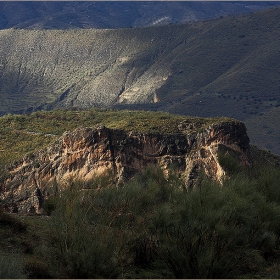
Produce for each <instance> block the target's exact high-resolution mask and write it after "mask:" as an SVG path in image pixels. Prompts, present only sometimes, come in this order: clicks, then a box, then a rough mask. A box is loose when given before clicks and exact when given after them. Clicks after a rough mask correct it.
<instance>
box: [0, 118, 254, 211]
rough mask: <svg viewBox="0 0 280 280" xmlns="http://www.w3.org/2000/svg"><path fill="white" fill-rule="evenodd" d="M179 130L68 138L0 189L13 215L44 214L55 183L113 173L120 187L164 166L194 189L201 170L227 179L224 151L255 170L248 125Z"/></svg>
mask: <svg viewBox="0 0 280 280" xmlns="http://www.w3.org/2000/svg"><path fill="white" fill-rule="evenodd" d="M178 128H179V131H180V132H179V133H177V134H172V135H169V134H160V133H137V132H125V131H122V130H111V129H108V128H106V127H104V126H99V127H96V128H79V129H76V130H75V131H73V132H66V133H64V135H63V136H62V137H61V138H60V139H59V140H58V141H56V142H55V143H54V144H53V145H51V146H50V147H49V148H48V149H46V150H42V151H39V152H37V153H35V154H33V155H32V156H28V157H25V158H23V159H22V160H20V161H17V162H15V163H13V164H12V165H11V166H10V167H9V176H8V178H7V179H6V180H5V181H4V182H3V183H2V185H1V186H0V188H1V190H2V193H1V198H2V199H3V200H4V201H5V204H6V205H7V209H8V210H9V211H13V212H21V213H25V212H34V213H40V212H41V211H42V208H41V207H42V202H43V200H44V199H45V197H46V196H47V195H48V190H49V188H51V187H52V185H53V182H54V180H56V181H57V182H60V181H63V180H67V179H68V178H70V177H79V178H83V179H85V180H87V179H90V178H91V177H92V176H94V175H97V174H102V173H104V172H106V171H108V170H112V171H113V174H115V176H116V180H118V181H120V180H125V179H127V178H129V177H131V176H133V174H135V173H137V172H140V171H141V170H142V169H143V168H144V167H146V166H148V165H150V164H158V165H159V166H161V167H162V168H163V169H164V172H165V174H166V176H168V168H169V167H172V168H173V169H174V168H175V170H176V171H177V172H178V173H179V174H180V176H182V178H184V180H185V182H186V185H187V186H188V187H192V185H193V182H194V180H195V179H196V177H197V175H198V171H199V170H204V172H205V173H206V175H207V176H208V177H209V178H212V179H214V180H221V179H222V177H223V176H225V175H226V174H225V171H224V169H223V168H222V166H221V165H220V164H219V161H218V152H219V151H220V150H223V151H225V150H231V151H234V153H235V154H236V155H238V158H239V160H240V162H241V163H242V164H244V165H246V164H249V138H248V136H247V134H246V128H245V126H244V124H243V123H241V122H237V121H232V122H229V121H227V122H222V123H220V124H216V125H210V126H208V127H207V128H204V129H201V128H197V127H196V125H195V124H192V123H188V122H181V123H180V124H179V126H178Z"/></svg>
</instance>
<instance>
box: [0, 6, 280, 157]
mask: <svg viewBox="0 0 280 280" xmlns="http://www.w3.org/2000/svg"><path fill="white" fill-rule="evenodd" d="M279 28H280V8H272V9H269V10H266V11H261V12H257V13H254V14H250V15H247V16H238V17H227V18H221V19H216V20H211V21H207V22H197V23H191V24H177V25H168V26H155V27H145V28H129V29H114V30H113V29H105V30H96V29H75V30H21V29H8V30H2V31H0V46H1V47H0V113H1V114H5V113H8V112H10V113H22V112H32V111H34V110H39V109H53V108H66V107H67V108H68V107H73V106H74V107H77V108H90V107H93V106H95V107H121V108H126V107H129V108H136V109H145V110H163V111H169V112H173V113H179V114H184V115H192V116H202V117H207V116H209V117H212V116H228V117H234V118H237V119H239V120H242V121H244V122H245V124H246V126H247V128H248V135H249V137H251V142H252V143H255V144H259V145H260V147H261V148H267V149H269V150H271V151H273V152H274V153H278V154H279V153H280V148H279V147H280V140H279V139H280V137H279V136H280V133H279V131H278V119H279V110H278V109H279V107H278V106H279V104H280V103H279V102H280V99H279V83H278V81H279V74H280V66H279V65H280V53H279V41H280V33H279ZM269 116H273V118H270V117H269Z"/></svg>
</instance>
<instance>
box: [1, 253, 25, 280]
mask: <svg viewBox="0 0 280 280" xmlns="http://www.w3.org/2000/svg"><path fill="white" fill-rule="evenodd" d="M0 278H1V279H22V278H26V275H25V274H24V265H23V259H22V258H21V257H18V256H16V255H15V254H12V253H10V254H3V253H1V255H0Z"/></svg>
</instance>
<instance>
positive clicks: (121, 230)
mask: <svg viewBox="0 0 280 280" xmlns="http://www.w3.org/2000/svg"><path fill="white" fill-rule="evenodd" d="M233 161H234V159H233ZM224 164H226V165H227V168H228V169H230V170H231V171H232V176H231V178H230V179H226V180H225V181H224V182H223V187H221V186H220V185H219V184H218V183H215V182H213V181H210V180H208V179H206V178H205V177H204V176H203V175H201V177H200V179H199V180H198V181H197V185H196V187H195V188H194V189H193V190H186V189H185V188H184V184H183V183H182V181H181V180H180V178H178V176H177V175H176V174H175V173H174V174H172V175H171V176H170V177H169V179H168V180H167V179H166V178H165V177H164V175H163V173H162V171H161V169H158V168H156V167H148V168H147V169H145V170H144V171H143V173H142V174H138V175H136V176H135V177H134V178H132V179H130V180H129V181H127V182H125V183H123V185H118V187H117V186H116V185H115V182H114V180H113V177H112V176H111V174H107V175H103V176H99V177H96V178H92V180H91V181H88V182H83V181H80V180H75V179H73V180H69V181H68V182H65V184H64V185H63V184H57V183H54V188H53V193H52V195H51V196H50V197H49V199H48V200H46V201H45V204H44V209H45V214H47V215H48V216H17V217H14V216H12V214H10V215H8V214H4V213H3V212H1V215H0V224H1V227H0V229H1V231H0V232H1V241H0V244H1V256H7V257H6V258H5V257H3V258H1V259H0V262H1V266H0V275H1V277H2V278H5V277H6V278H18V277H21V278H22V277H27V278H142V279H143V278H279V274H280V267H279V261H280V259H279V257H280V255H279V253H280V242H279V235H280V222H279V216H280V189H279V180H280V171H279V169H276V168H274V167H272V166H266V167H261V168H259V167H252V168H250V169H248V170H243V172H240V171H238V172H235V171H234V170H236V169H234V168H232V166H234V164H232V162H230V159H229V160H227V161H224ZM65 186H66V188H65ZM8 257H9V258H8ZM14 268H16V269H14Z"/></svg>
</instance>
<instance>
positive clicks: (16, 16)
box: [0, 1, 279, 29]
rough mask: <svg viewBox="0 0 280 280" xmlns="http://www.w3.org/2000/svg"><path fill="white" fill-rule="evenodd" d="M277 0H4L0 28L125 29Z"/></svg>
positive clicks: (244, 10) (255, 7)
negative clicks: (265, 0) (232, 0)
mask: <svg viewBox="0 0 280 280" xmlns="http://www.w3.org/2000/svg"><path fill="white" fill-rule="evenodd" d="M274 5H279V2H274V1H271V2H256V1H255V2H254V1H252V2H251V1H249V2H243V1H241V2H228V1H224V2H220V1H217V2H209V1H206V2H204V1H142V2H141V1H4V2H0V29H7V28H28V29H54V28H55V29H73V28H125V27H140V26H150V25H159V24H169V23H174V22H188V21H197V20H205V19H210V18H217V17H219V16H226V15H233V14H242V13H249V12H253V11H257V10H261V9H264V8H267V7H271V6H274Z"/></svg>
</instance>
